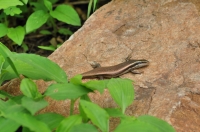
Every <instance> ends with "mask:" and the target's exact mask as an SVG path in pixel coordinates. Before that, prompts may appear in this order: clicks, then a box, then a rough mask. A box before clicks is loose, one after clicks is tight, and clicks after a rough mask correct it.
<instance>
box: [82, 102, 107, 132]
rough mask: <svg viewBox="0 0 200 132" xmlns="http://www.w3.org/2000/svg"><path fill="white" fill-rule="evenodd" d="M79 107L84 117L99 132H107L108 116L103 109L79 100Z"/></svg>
mask: <svg viewBox="0 0 200 132" xmlns="http://www.w3.org/2000/svg"><path fill="white" fill-rule="evenodd" d="M80 106H81V107H82V109H83V110H84V112H85V113H86V115H87V116H88V117H89V118H90V119H91V121H92V123H93V124H95V125H96V126H98V127H99V129H101V131H103V132H108V130H109V115H108V113H107V112H106V111H105V110H104V109H102V108H101V107H99V106H98V105H97V104H94V103H91V102H88V101H85V100H80Z"/></svg>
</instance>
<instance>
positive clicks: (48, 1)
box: [0, 0, 81, 50]
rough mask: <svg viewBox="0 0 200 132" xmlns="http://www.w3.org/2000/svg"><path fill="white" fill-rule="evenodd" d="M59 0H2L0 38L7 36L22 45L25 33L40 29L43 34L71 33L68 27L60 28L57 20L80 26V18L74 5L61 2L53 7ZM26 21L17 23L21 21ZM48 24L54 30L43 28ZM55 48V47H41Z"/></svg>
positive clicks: (0, 7)
mask: <svg viewBox="0 0 200 132" xmlns="http://www.w3.org/2000/svg"><path fill="white" fill-rule="evenodd" d="M56 2H58V0H36V1H35V0H29V1H28V0H9V1H8V0H0V38H1V37H4V36H7V37H8V38H10V39H11V40H12V41H13V42H14V43H15V44H17V45H19V46H22V44H23V43H24V42H23V40H24V37H25V35H27V34H29V33H31V32H35V31H36V30H40V33H41V34H46V35H47V34H53V35H54V36H55V34H56V33H57V32H59V33H61V34H64V35H66V34H68V35H71V34H72V32H71V31H69V30H68V29H66V28H61V29H58V26H57V24H56V23H57V21H56V20H58V21H61V22H63V23H66V24H70V25H73V26H80V25H81V22H80V18H79V16H78V14H77V12H76V11H75V10H74V9H73V7H71V6H69V5H66V4H61V5H58V6H56V7H53V4H55V3H56ZM24 20H25V21H26V23H24V24H21V25H17V24H18V23H19V21H24ZM43 25H46V26H47V27H48V29H51V28H53V30H52V31H48V30H41V29H40V27H41V26H43ZM40 48H44V49H48V50H55V47H54V48H52V47H50V48H49V47H40Z"/></svg>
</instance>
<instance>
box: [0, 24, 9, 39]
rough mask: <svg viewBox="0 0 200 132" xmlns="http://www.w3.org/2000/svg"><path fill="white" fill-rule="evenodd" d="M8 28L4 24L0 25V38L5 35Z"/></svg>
mask: <svg viewBox="0 0 200 132" xmlns="http://www.w3.org/2000/svg"><path fill="white" fill-rule="evenodd" d="M7 32H8V28H7V26H6V25H5V24H3V23H0V37H3V36H5V35H6V34H7Z"/></svg>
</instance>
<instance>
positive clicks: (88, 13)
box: [87, 0, 93, 18]
mask: <svg viewBox="0 0 200 132" xmlns="http://www.w3.org/2000/svg"><path fill="white" fill-rule="evenodd" d="M92 2H93V0H90V2H89V4H88V11H87V18H88V17H89V16H90V13H91V9H92Z"/></svg>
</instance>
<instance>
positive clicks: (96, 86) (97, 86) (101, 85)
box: [70, 75, 108, 93]
mask: <svg viewBox="0 0 200 132" xmlns="http://www.w3.org/2000/svg"><path fill="white" fill-rule="evenodd" d="M70 82H71V83H73V84H76V85H82V86H84V87H86V88H89V89H91V90H97V91H99V92H100V93H103V91H104V89H105V88H106V85H107V83H108V80H91V81H88V82H86V83H82V76H81V75H76V76H74V77H72V78H71V79H70Z"/></svg>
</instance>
